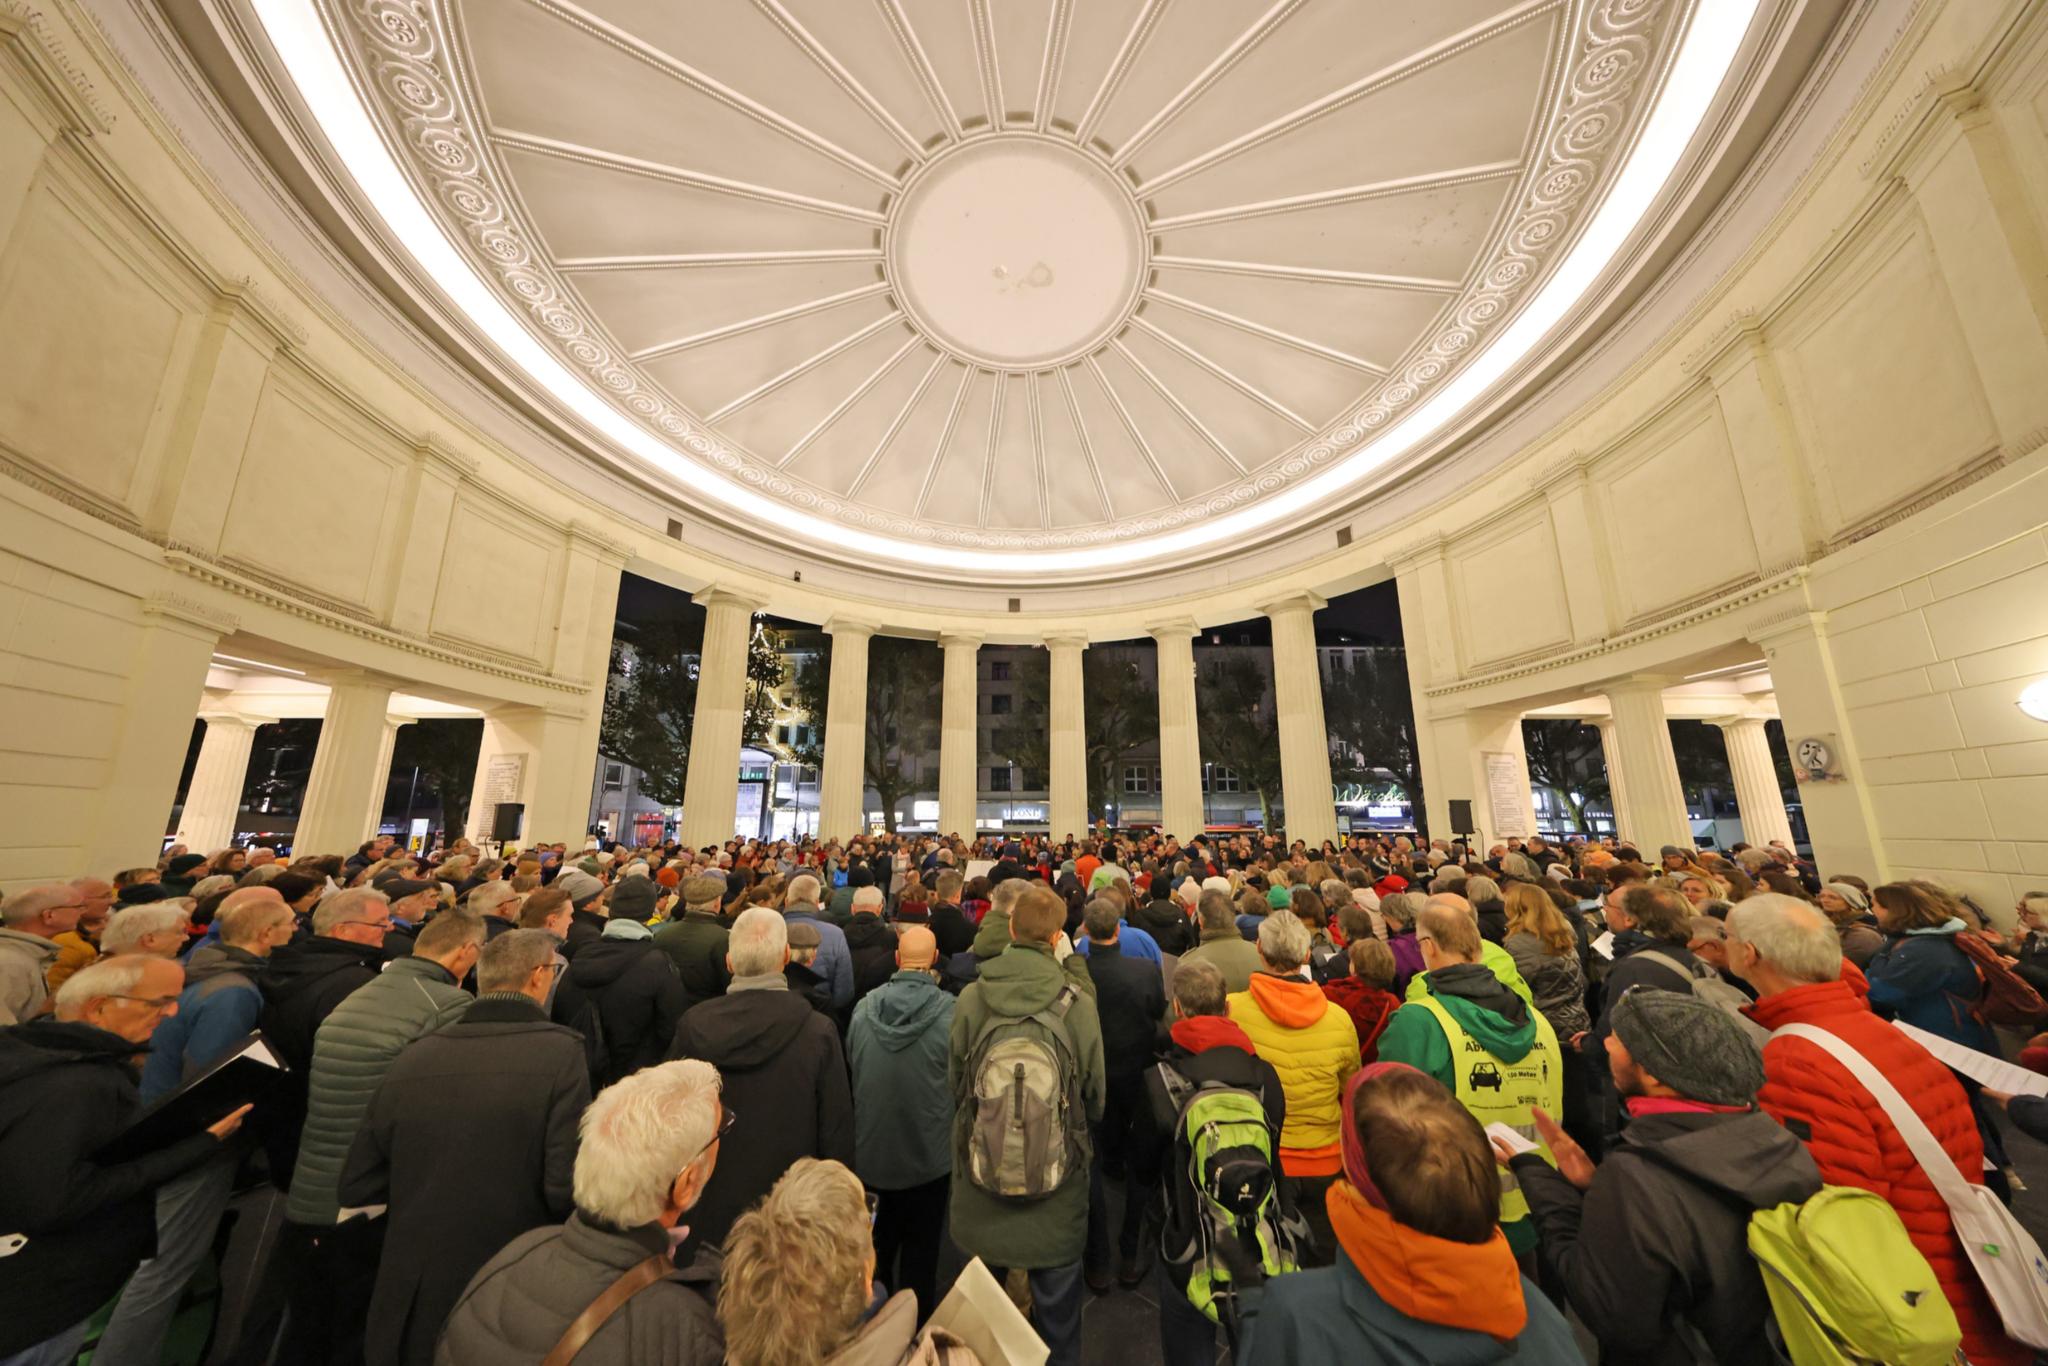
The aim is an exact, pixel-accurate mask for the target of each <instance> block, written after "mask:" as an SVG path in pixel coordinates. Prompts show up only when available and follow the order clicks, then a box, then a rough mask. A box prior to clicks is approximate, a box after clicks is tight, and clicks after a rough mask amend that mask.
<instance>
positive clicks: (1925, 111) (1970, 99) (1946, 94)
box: [1857, 60, 1983, 180]
mask: <svg viewBox="0 0 2048 1366" xmlns="http://www.w3.org/2000/svg"><path fill="white" fill-rule="evenodd" d="M1973 67H1974V63H1969V62H1964V61H1960V60H1958V61H1949V62H1943V63H1941V64H1940V65H1938V66H1935V67H1932V68H1930V69H1929V70H1928V71H1927V72H1926V73H1925V74H1924V75H1922V76H1921V78H1920V83H1919V84H1918V85H1916V86H1915V87H1914V88H1913V90H1912V93H1911V94H1909V95H1907V96H1906V98H1905V99H1904V100H1903V101H1902V102H1901V103H1900V105H1899V107H1898V108H1897V109H1896V110H1894V111H1893V113H1892V116H1891V118H1890V119H1888V120H1886V122H1885V126H1884V129H1883V131H1882V132H1880V133H1879V134H1878V135H1877V141H1876V142H1874V143H1872V144H1871V148H1870V154H1869V155H1868V156H1866V157H1864V158H1863V162H1862V164H1861V165H1860V166H1859V167H1858V168H1857V169H1858V170H1859V171H1860V172H1861V173H1862V175H1863V178H1864V179H1865V180H1878V179H1881V178H1883V177H1885V176H1888V175H1894V174H1897V173H1899V171H1900V170H1901V168H1902V167H1903V166H1904V164H1905V162H1906V160H1907V158H1908V157H1909V156H1910V154H1911V153H1912V152H1913V151H1914V149H1915V148H1916V147H1917V146H1918V144H1919V143H1920V141H1921V135H1922V134H1923V133H1924V132H1925V131H1926V130H1927V128H1928V126H1929V125H1930V124H1931V123H1932V122H1933V119H1934V115H1935V114H1936V113H1937V112H1939V111H1940V110H1941V109H1943V108H1944V107H1946V108H1948V109H1950V110H1952V111H1954V112H1957V113H1962V112H1966V111H1967V110H1968V109H1970V108H1972V107H1974V106H1975V105H1976V104H1977V103H1978V102H1980V101H1981V100H1982V98H1983V96H1982V94H1981V92H1979V91H1978V89H1977V87H1976V83H1975V80H1974V78H1973Z"/></svg>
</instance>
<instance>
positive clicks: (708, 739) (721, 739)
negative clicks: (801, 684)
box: [680, 588, 838, 849]
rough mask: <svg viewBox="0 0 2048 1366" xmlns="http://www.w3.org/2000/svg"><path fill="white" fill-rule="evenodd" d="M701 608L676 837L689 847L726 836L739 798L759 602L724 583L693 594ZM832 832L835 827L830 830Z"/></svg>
mask: <svg viewBox="0 0 2048 1366" xmlns="http://www.w3.org/2000/svg"><path fill="white" fill-rule="evenodd" d="M696 600H697V601H698V602H699V603H702V604H703V606H704V609H705V613H704V653H703V656H702V660H701V662H700V663H699V664H698V667H697V711H696V717H695V720H694V721H693V722H692V723H691V728H690V771H689V772H688V773H687V774H686V775H685V776H684V780H683V818H682V823H681V828H680V838H681V840H682V842H683V843H684V844H685V845H687V846H688V847H690V848H692V849H702V848H704V847H705V846H706V845H711V844H722V843H724V842H725V841H726V840H728V839H731V838H732V833H733V817H734V815H735V814H736V813H737V811H738V809H739V803H740V736H741V734H742V732H743V731H744V729H745V725H746V714H747V642H748V640H749V639H750V638H751V636H752V632H753V624H754V612H755V610H756V608H757V607H758V605H759V604H757V603H755V602H754V601H753V600H752V599H750V598H744V597H741V596H740V595H739V594H737V593H734V592H732V591H731V590H729V589H724V588H708V589H706V590H705V591H704V592H702V593H699V594H697V595H696ZM834 833H838V832H834Z"/></svg>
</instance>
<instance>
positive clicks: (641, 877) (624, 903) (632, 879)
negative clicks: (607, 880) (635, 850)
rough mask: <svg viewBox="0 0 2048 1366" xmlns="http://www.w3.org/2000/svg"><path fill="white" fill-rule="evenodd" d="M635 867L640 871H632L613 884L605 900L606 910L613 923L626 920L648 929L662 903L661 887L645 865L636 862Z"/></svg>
mask: <svg viewBox="0 0 2048 1366" xmlns="http://www.w3.org/2000/svg"><path fill="white" fill-rule="evenodd" d="M635 868H637V869H638V871H630V872H628V873H626V874H625V875H624V876H623V877H621V878H620V879H619V880H618V881H617V882H614V883H613V884H612V887H611V892H610V894H609V895H608V896H606V897H605V900H604V905H605V911H606V912H607V914H608V916H609V919H610V921H611V923H612V924H616V923H618V922H620V921H626V922H629V923H631V924H635V925H638V926H640V927H641V928H642V929H648V928H649V926H648V922H649V921H651V920H653V919H654V918H655V914H656V912H657V910H658V909H659V907H660V904H661V888H660V887H658V886H656V885H655V882H654V879H653V878H651V877H649V876H647V872H646V867H645V865H640V864H636V865H635ZM606 928H610V926H609V925H607V927H606Z"/></svg>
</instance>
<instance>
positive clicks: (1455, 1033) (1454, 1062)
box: [1412, 996, 1564, 1224]
mask: <svg viewBox="0 0 2048 1366" xmlns="http://www.w3.org/2000/svg"><path fill="white" fill-rule="evenodd" d="M1412 1004H1415V1005H1419V1006H1421V1007H1423V1008H1424V1009H1425V1010H1427V1011H1429V1013H1430V1014H1432V1015H1434V1016H1436V1022H1437V1024H1438V1025H1440V1026H1441V1027H1442V1028H1443V1031H1444V1039H1445V1040H1446V1041H1447V1042H1448V1043H1449V1044H1450V1046H1451V1080H1452V1081H1453V1082H1454V1083H1455V1085H1454V1087H1453V1089H1454V1090H1455V1091H1456V1092H1457V1095H1458V1103H1459V1104H1460V1105H1462V1106H1464V1107H1465V1109H1466V1111H1467V1112H1468V1113H1470V1114H1471V1116H1472V1118H1474V1119H1476V1120H1478V1121H1479V1127H1480V1128H1482V1129H1483V1128H1485V1127H1486V1126H1487V1125H1489V1124H1492V1123H1494V1122H1496V1121H1498V1122H1499V1123H1502V1124H1505V1125H1507V1126H1508V1127H1509V1128H1510V1129H1513V1130H1514V1131H1515V1132H1516V1133H1518V1134H1520V1135H1521V1136H1522V1137H1524V1138H1526V1139H1528V1140H1529V1141H1530V1142H1531V1143H1534V1144H1535V1145H1536V1151H1537V1152H1539V1153H1541V1154H1542V1155H1543V1160H1544V1161H1545V1162H1548V1163H1550V1164H1551V1165H1552V1166H1556V1165H1557V1162H1556V1159H1554V1158H1552V1157H1551V1155H1550V1148H1549V1146H1548V1145H1547V1144H1545V1143H1544V1142H1543V1140H1542V1139H1541V1138H1540V1137H1539V1136H1538V1135H1537V1133H1536V1121H1535V1120H1534V1119H1532V1118H1531V1117H1530V1115H1529V1111H1530V1110H1531V1109H1533V1108H1536V1107H1538V1106H1541V1107H1542V1108H1543V1109H1544V1110H1545V1111H1546V1112H1548V1113H1549V1114H1552V1115H1556V1114H1557V1113H1558V1112H1559V1111H1560V1110H1561V1109H1562V1108H1563V1106H1562V1102H1563V1099H1564V1065H1563V1062H1562V1060H1561V1059H1560V1058H1559V1057H1558V1052H1557V1034H1556V1032H1555V1031H1554V1030H1552V1029H1551V1027H1550V1021H1548V1020H1546V1019H1544V1018H1543V1016H1542V1015H1541V1014H1539V1013H1537V1012H1536V1011H1533V1010H1532V1011H1530V1012H1529V1014H1530V1016H1531V1018H1533V1019H1534V1020H1535V1021H1536V1042H1535V1043H1534V1044H1533V1045H1531V1046H1530V1049H1529V1051H1528V1052H1527V1053H1526V1054H1524V1055H1523V1056H1522V1060H1521V1061H1520V1062H1504V1061H1502V1060H1501V1059H1500V1058H1498V1057H1496V1056H1495V1055H1494V1054H1492V1053H1489V1052H1487V1051H1486V1048H1485V1046H1484V1045H1483V1044H1481V1043H1480V1042H1479V1040H1477V1039H1475V1038H1473V1037H1472V1036H1471V1035H1470V1034H1468V1033H1466V1032H1465V1027H1464V1026H1463V1025H1461V1024H1459V1023H1458V1021H1457V1017H1456V1016H1454V1015H1452V1014H1451V1012H1450V1011H1448V1010H1446V1009H1445V1008H1444V1006H1443V1003H1442V1002H1440V1001H1439V1000H1437V998H1436V997H1434V996H1425V997H1423V998H1422V999H1421V1000H1420V1001H1416V1002H1413V1003H1412ZM1528 1216H1529V1197H1528V1196H1526V1195H1524V1194H1522V1187H1521V1184H1520V1183H1519V1182H1517V1181H1516V1180H1515V1176H1514V1173H1513V1172H1511V1171H1509V1170H1507V1168H1505V1167H1503V1168H1501V1169H1500V1221H1501V1222H1502V1223H1503V1224H1511V1223H1513V1222H1514V1221H1515V1220H1517V1219H1526V1218H1528Z"/></svg>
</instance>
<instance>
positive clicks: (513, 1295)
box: [435, 1062, 779, 1366]
mask: <svg viewBox="0 0 2048 1366" xmlns="http://www.w3.org/2000/svg"><path fill="white" fill-rule="evenodd" d="M718 1093H719V1076H718V1073H717V1071H716V1070H715V1069H713V1068H712V1067H711V1066H710V1065H708V1064H706V1063H702V1062H667V1063H663V1064H661V1065H660V1066H659V1067H649V1068H647V1069H645V1070H643V1071H640V1072H635V1073H634V1074H633V1075H632V1076H630V1077H628V1078H626V1079H625V1080H624V1081H622V1082H619V1083H618V1084H617V1085H615V1086H609V1087H606V1088H605V1090H604V1092H603V1093H602V1094H600V1095H599V1096H598V1098H597V1099H596V1100H595V1101H593V1102H592V1103H591V1105H590V1108H589V1109H588V1110H585V1111H584V1112H583V1122H582V1142H581V1145H580V1146H579V1147H578V1149H577V1152H576V1167H575V1177H574V1195H575V1212H574V1213H572V1214H571V1215H570V1216H569V1219H568V1222H567V1223H564V1224H560V1225H556V1226H554V1227H550V1228H539V1229H534V1230H533V1231H531V1232H529V1233H526V1234H523V1235H521V1236H520V1237H518V1238H515V1239H513V1240H512V1242H511V1243H510V1244H508V1245H507V1246H506V1247H505V1248H504V1250H503V1251H501V1252H499V1253H498V1254H497V1255H496V1256H494V1257H492V1258H491V1259H490V1261H489V1262H487V1263H486V1264H485V1265H484V1268H483V1269H482V1270H481V1271H479V1272H477V1274H476V1275H475V1276H474V1277H472V1278H471V1280H470V1282H469V1287H468V1289H466V1290H464V1291H463V1292H462V1297H461V1299H460V1300H458V1301H457V1302H456V1305H455V1308H454V1310H453V1312H451V1313H450V1314H449V1315H448V1325H447V1328H446V1329H445V1331H444V1332H443V1333H442V1337H441V1346H440V1350H439V1352H438V1354H437V1355H436V1356H435V1362H436V1363H437V1366H503V1363H505V1362H508V1361H521V1362H524V1361H539V1360H541V1359H542V1358H544V1357H545V1356H547V1354H548V1353H549V1352H550V1351H552V1350H553V1349H554V1347H555V1344H556V1343H558V1342H559V1341H561V1339H562V1337H563V1335H564V1333H565V1332H566V1331H567V1330H568V1329H569V1326H570V1325H571V1324H572V1323H574V1322H575V1321H576V1320H577V1319H578V1318H579V1317H580V1316H581V1315H582V1314H583V1312H584V1309H585V1308H586V1307H587V1306H588V1305H590V1304H591V1303H593V1302H594V1301H596V1300H597V1299H598V1298H599V1297H600V1296H601V1295H603V1294H604V1293H605V1292H606V1291H608V1290H610V1289H611V1288H612V1287H613V1286H614V1285H616V1284H617V1283H618V1282H619V1280H620V1278H621V1276H622V1275H624V1274H632V1273H635V1272H636V1270H637V1269H639V1268H643V1267H644V1268H646V1269H647V1271H648V1273H649V1274H650V1275H651V1276H652V1277H653V1280H652V1282H651V1283H650V1284H648V1285H647V1287H646V1288H645V1289H644V1290H641V1291H639V1292H638V1293H636V1294H634V1295H633V1296H632V1297H631V1298H629V1299H627V1300H626V1301H625V1302H624V1303H623V1304H622V1305H620V1306H619V1307H618V1309H617V1310H616V1311H614V1312H613V1313H612V1314H611V1315H610V1316H609V1317H608V1318H606V1319H604V1320H603V1322H601V1323H599V1324H598V1325H597V1327H596V1328H595V1329H594V1330H593V1331H592V1333H591V1335H590V1337H589V1339H588V1340H587V1342H586V1343H585V1345H584V1347H583V1349H582V1351H581V1352H580V1353H579V1354H578V1355H577V1357H576V1360H577V1363H578V1366H635V1364H636V1363H640V1362H651V1361H659V1362H661V1363H663V1366H716V1364H717V1363H718V1362H720V1361H721V1360H723V1358H724V1344H723V1341H722V1339H721V1336H720V1334H719V1329H718V1320H717V1316H716V1314H715V1313H714V1310H713V1304H714V1301H715V1297H716V1295H717V1293H718V1257H717V1251H716V1249H715V1248H712V1247H709V1246H706V1245H704V1244H703V1243H702V1242H701V1241H699V1247H698V1252H697V1255H696V1257H695V1258H694V1259H692V1258H687V1257H686V1258H683V1259H681V1261H680V1264H678V1263H677V1262H675V1261H671V1260H670V1247H671V1242H672V1240H673V1238H674V1237H675V1236H676V1235H677V1234H678V1233H687V1234H690V1235H692V1236H693V1240H694V1234H695V1232H696V1227H697V1222H698V1221H697V1219H696V1217H695V1216H694V1211H695V1209H696V1207H697V1206H698V1204H699V1201H700V1199H701V1198H702V1196H703V1194H704V1190H705V1187H706V1186H707V1185H709V1184H710V1182H711V1180H712V1177H713V1176H714V1175H715V1173H716V1171H717V1169H718V1168H719V1166H720V1156H721V1150H722V1149H723V1147H724V1138H725V1135H726V1133H727V1131H728V1130H729V1129H730V1128H731V1127H732V1124H733V1122H734V1116H733V1113H732V1112H731V1111H729V1110H727V1109H725V1108H724V1107H723V1106H722V1105H721V1104H720V1100H719V1094H718ZM778 1174H779V1173H778ZM686 1215H690V1216H691V1218H690V1220H689V1227H688V1228H686V1229H685V1228H679V1226H680V1225H681V1224H682V1223H683V1220H684V1216H686Z"/></svg>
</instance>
